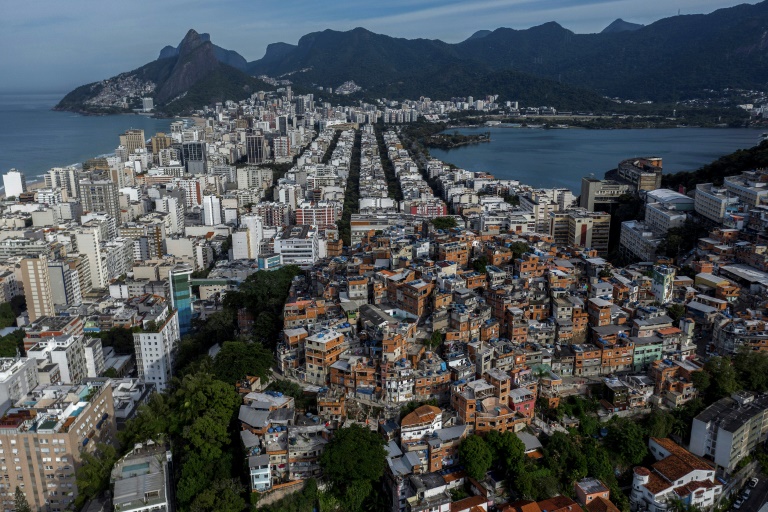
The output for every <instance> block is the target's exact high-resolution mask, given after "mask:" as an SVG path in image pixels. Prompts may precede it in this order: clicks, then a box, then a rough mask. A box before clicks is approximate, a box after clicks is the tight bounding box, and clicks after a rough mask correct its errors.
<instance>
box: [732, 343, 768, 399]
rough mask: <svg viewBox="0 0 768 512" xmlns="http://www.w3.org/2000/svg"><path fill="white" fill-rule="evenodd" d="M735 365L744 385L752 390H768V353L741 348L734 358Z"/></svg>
mask: <svg viewBox="0 0 768 512" xmlns="http://www.w3.org/2000/svg"><path fill="white" fill-rule="evenodd" d="M733 367H734V370H735V371H736V375H737V376H738V380H739V382H740V384H741V386H742V387H744V388H745V389H748V390H750V391H756V392H758V393H764V392H765V391H768V353H765V352H759V351H755V350H749V349H748V348H746V347H743V348H741V349H740V350H739V351H738V352H737V353H736V356H735V357H734V358H733Z"/></svg>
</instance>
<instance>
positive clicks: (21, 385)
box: [0, 357, 40, 411]
mask: <svg viewBox="0 0 768 512" xmlns="http://www.w3.org/2000/svg"><path fill="white" fill-rule="evenodd" d="M38 384H40V378H39V375H38V373H37V359H34V358H32V357H18V358H17V357H4V358H2V359H0V410H3V411H6V410H8V408H9V407H10V406H11V405H13V404H15V403H16V402H18V401H19V400H21V399H22V398H23V397H24V396H25V395H26V394H27V393H29V392H30V391H32V390H33V389H35V388H36V387H37V385H38Z"/></svg>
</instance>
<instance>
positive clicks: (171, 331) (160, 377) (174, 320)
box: [133, 304, 180, 393]
mask: <svg viewBox="0 0 768 512" xmlns="http://www.w3.org/2000/svg"><path fill="white" fill-rule="evenodd" d="M179 339H180V333H179V315H178V312H177V311H176V310H172V309H171V308H170V307H169V306H168V305H167V304H162V305H157V306H155V307H154V308H153V309H152V310H151V311H149V312H148V313H147V314H146V315H145V317H144V322H143V325H142V331H141V332H137V333H134V334H133V345H134V348H135V349H136V361H137V366H138V369H139V378H141V379H143V380H144V381H145V382H149V383H151V384H154V385H155V387H156V388H157V391H158V392H161V393H162V392H163V391H165V388H166V387H167V386H168V384H170V382H171V376H172V371H173V361H174V358H175V356H176V348H177V344H178V342H179Z"/></svg>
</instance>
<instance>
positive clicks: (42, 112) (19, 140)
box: [0, 93, 172, 185]
mask: <svg viewBox="0 0 768 512" xmlns="http://www.w3.org/2000/svg"><path fill="white" fill-rule="evenodd" d="M63 96H64V93H61V94H0V174H2V173H6V172H8V170H10V169H11V168H16V169H18V170H20V171H21V172H23V173H24V175H25V176H26V177H27V182H31V181H40V180H41V175H42V174H44V173H46V172H47V171H48V169H50V168H51V167H63V166H67V165H71V164H78V163H83V162H84V161H85V160H87V159H89V158H93V157H95V156H98V155H103V154H108V153H113V152H114V151H115V148H117V146H118V145H119V143H120V139H119V136H120V134H121V133H123V132H124V131H125V130H127V129H129V128H141V129H143V130H144V134H145V135H146V136H147V137H151V136H152V135H154V134H155V133H156V132H159V131H160V132H167V131H169V129H170V125H171V121H172V120H171V119H153V118H151V117H148V116H143V115H135V114H126V115H114V116H83V115H80V114H75V113H73V112H54V111H52V110H51V108H52V107H53V106H54V105H56V103H58V101H59V100H60V99H61V98H62V97H63ZM1 184H2V183H0V185H1Z"/></svg>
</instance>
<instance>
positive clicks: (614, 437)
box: [605, 418, 648, 466]
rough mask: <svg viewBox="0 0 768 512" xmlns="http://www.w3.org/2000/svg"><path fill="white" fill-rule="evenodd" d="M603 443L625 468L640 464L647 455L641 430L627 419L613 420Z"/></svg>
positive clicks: (643, 433) (636, 424) (643, 434)
mask: <svg viewBox="0 0 768 512" xmlns="http://www.w3.org/2000/svg"><path fill="white" fill-rule="evenodd" d="M605 443H606V447H608V449H609V450H611V451H612V452H613V453H615V454H617V455H618V456H619V460H620V461H621V462H623V463H624V464H625V465H626V466H634V465H636V464H640V463H641V462H642V461H643V459H644V458H645V456H646V455H647V454H648V448H647V447H646V443H645V432H643V428H642V427H641V426H640V425H639V424H638V423H636V422H634V421H632V420H630V419H627V418H620V419H614V421H613V422H611V424H610V425H609V426H608V435H607V436H606V438H605Z"/></svg>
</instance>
